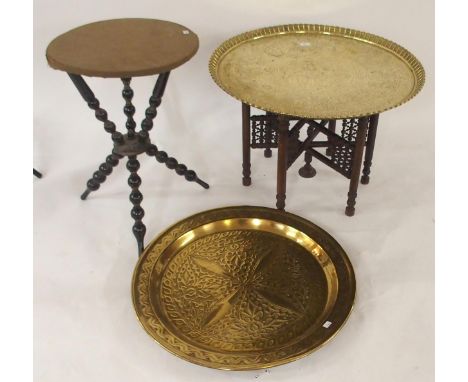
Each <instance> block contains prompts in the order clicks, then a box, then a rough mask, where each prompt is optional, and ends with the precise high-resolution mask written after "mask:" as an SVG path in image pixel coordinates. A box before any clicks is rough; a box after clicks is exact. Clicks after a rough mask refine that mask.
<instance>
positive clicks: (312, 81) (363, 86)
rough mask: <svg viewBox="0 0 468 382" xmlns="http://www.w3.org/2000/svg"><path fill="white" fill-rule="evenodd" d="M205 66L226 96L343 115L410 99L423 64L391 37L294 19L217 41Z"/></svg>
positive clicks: (305, 113) (293, 111) (290, 110)
mask: <svg viewBox="0 0 468 382" xmlns="http://www.w3.org/2000/svg"><path fill="white" fill-rule="evenodd" d="M209 69H210V73H211V76H212V77H213V80H214V81H215V82H216V83H217V84H218V85H219V86H220V87H221V88H222V89H223V90H224V91H225V92H227V93H228V94H230V95H231V96H233V97H234V98H236V99H238V100H240V101H242V102H244V103H247V104H249V105H251V106H254V107H257V108H259V109H262V110H266V111H269V112H273V113H277V114H286V115H293V116H298V117H303V118H312V119H345V118H355V117H361V116H366V115H372V114H377V113H381V112H383V111H385V110H388V109H392V108H394V107H397V106H399V105H401V104H403V103H405V102H407V101H408V100H410V99H411V98H413V97H414V96H415V95H416V94H417V93H418V92H419V91H420V90H421V88H422V86H423V84H424V69H423V67H422V65H421V63H420V62H419V61H418V60H417V59H416V57H414V56H413V55H412V54H411V53H410V52H409V51H407V50H406V49H405V48H403V47H401V46H399V45H397V44H395V43H394V42H392V41H389V40H386V39H384V38H382V37H379V36H375V35H372V34H369V33H365V32H360V31H357V30H353V29H347V28H341V27H335V26H327V25H309V24H294V25H281V26H275V27H269V28H263V29H257V30H254V31H250V32H246V33H243V34H240V35H238V36H235V37H233V38H231V39H229V40H227V41H226V42H224V43H223V44H221V46H219V47H218V48H217V49H216V51H215V52H214V53H213V55H212V57H211V59H210V63H209Z"/></svg>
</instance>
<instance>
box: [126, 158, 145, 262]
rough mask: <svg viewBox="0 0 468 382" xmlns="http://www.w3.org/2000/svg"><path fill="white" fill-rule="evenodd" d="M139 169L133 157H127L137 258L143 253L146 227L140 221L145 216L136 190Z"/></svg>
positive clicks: (139, 181)
mask: <svg viewBox="0 0 468 382" xmlns="http://www.w3.org/2000/svg"><path fill="white" fill-rule="evenodd" d="M139 168H140V162H138V160H137V159H136V156H135V155H132V156H129V157H128V162H127V169H128V171H130V176H129V178H128V185H129V186H130V187H131V189H132V191H131V192H130V202H131V203H132V204H133V207H132V211H131V216H132V218H133V220H135V223H134V224H133V228H132V231H133V234H134V235H135V238H136V240H137V243H138V256H140V255H141V253H142V252H143V248H144V246H143V240H144V238H145V233H146V226H145V225H144V224H143V222H142V219H143V216H145V211H144V210H143V208H142V207H141V206H140V204H141V202H142V200H143V194H142V193H141V192H140V190H139V189H138V188H139V187H140V185H141V178H140V177H139V176H138V174H137V171H138V169H139Z"/></svg>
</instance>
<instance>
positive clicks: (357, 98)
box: [209, 24, 425, 216]
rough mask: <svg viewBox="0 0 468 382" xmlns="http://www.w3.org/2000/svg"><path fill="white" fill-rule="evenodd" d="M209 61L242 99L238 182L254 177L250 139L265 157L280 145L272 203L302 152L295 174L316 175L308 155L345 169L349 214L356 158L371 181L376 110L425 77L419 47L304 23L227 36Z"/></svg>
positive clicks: (411, 91)
mask: <svg viewBox="0 0 468 382" xmlns="http://www.w3.org/2000/svg"><path fill="white" fill-rule="evenodd" d="M209 69H210V73H211V76H212V77H213V80H214V81H215V82H216V83H217V84H218V85H219V86H220V87H221V88H222V89H223V90H224V91H225V92H227V93H228V94H230V95H231V96H233V97H234V98H236V99H238V100H240V101H241V102H242V184H243V185H244V186H250V185H251V184H252V179H251V158H250V157H251V149H263V150H264V155H265V157H267V158H270V157H271V156H272V149H278V157H277V181H276V207H277V208H278V209H281V210H283V209H285V207H286V173H287V170H288V169H289V168H290V167H291V166H292V165H293V164H294V163H295V162H296V161H297V160H298V159H299V158H300V157H301V156H302V154H304V166H303V167H301V168H300V169H299V175H300V176H302V177H304V178H313V177H314V176H315V175H316V173H317V170H316V169H315V168H314V167H313V166H312V159H313V158H315V159H316V160H318V161H320V162H322V163H324V164H325V165H327V166H328V167H330V168H332V169H333V170H335V171H336V172H338V173H339V174H341V175H343V176H344V177H346V178H348V179H349V190H348V194H347V196H348V197H347V200H346V208H345V214H346V215H347V216H353V215H354V214H355V205H356V198H357V190H358V184H359V177H360V175H361V168H362V177H361V183H362V184H368V183H369V181H370V177H369V175H370V173H371V165H372V160H373V155H374V147H375V139H376V136H377V126H378V123H379V114H380V113H381V112H383V111H385V110H389V109H391V108H394V107H397V106H398V105H401V104H403V103H404V102H407V101H408V100H410V99H411V98H413V97H414V96H415V95H416V94H417V93H418V92H419V91H420V90H421V88H422V87H423V85H424V78H425V74H424V69H423V67H422V65H421V63H420V62H419V61H418V60H417V59H416V57H414V56H413V55H412V54H411V53H410V52H409V51H407V50H406V49H405V48H403V47H401V46H400V45H397V44H395V43H394V42H392V41H389V40H386V39H384V38H382V37H379V36H376V35H373V34H370V33H365V32H360V31H357V30H353V29H348V28H340V27H334V26H327V25H309V24H295V25H280V26H275V27H269V28H262V29H256V30H253V31H250V32H246V33H243V34H240V35H238V36H235V37H232V38H230V39H229V40H227V41H225V42H224V43H222V44H221V45H220V46H219V47H218V48H217V49H216V50H215V51H214V53H213V55H212V56H211V59H210V63H209ZM251 107H255V108H258V109H261V110H263V111H264V112H265V113H264V114H263V113H261V112H260V113H258V111H256V110H253V111H252V110H251ZM252 112H253V113H252ZM303 132H304V133H306V134H303Z"/></svg>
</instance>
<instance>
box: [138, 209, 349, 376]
mask: <svg viewBox="0 0 468 382" xmlns="http://www.w3.org/2000/svg"><path fill="white" fill-rule="evenodd" d="M253 216H255V217H253ZM245 217H247V218H249V219H256V218H260V219H269V220H273V221H275V222H279V223H283V224H285V225H288V226H290V227H294V228H295V229H296V230H298V231H299V232H304V233H305V234H307V235H311V234H312V235H313V241H315V242H316V243H317V244H318V246H319V247H320V248H321V249H322V250H323V251H325V252H326V253H327V254H328V255H329V256H330V258H331V260H332V261H333V264H334V267H335V269H336V273H337V279H338V281H339V282H340V283H342V284H344V285H340V288H339V290H338V293H337V298H336V302H335V305H334V307H333V309H332V311H331V313H330V314H329V315H328V317H327V320H328V319H330V320H333V326H332V327H330V328H328V327H326V329H324V328H325V327H321V328H320V330H326V333H327V335H326V336H325V337H324V338H323V340H322V341H320V343H319V344H318V345H317V346H315V347H313V348H311V349H305V350H304V351H303V352H301V353H299V354H296V355H294V356H292V357H289V358H279V359H265V358H264V357H263V356H262V355H261V354H254V355H252V356H251V357H250V359H249V358H248V357H247V359H246V357H242V359H241V362H239V357H238V356H236V355H225V354H221V355H220V354H219V353H217V352H212V351H208V350H205V349H203V348H199V347H195V346H193V345H192V344H190V343H186V342H184V341H183V340H180V339H179V338H178V337H177V336H176V335H174V334H173V333H171V332H170V330H168V328H167V327H166V326H165V325H164V324H163V323H162V322H161V321H160V320H158V319H157V317H156V315H155V312H154V311H153V309H152V306H151V305H150V304H149V295H148V293H146V288H147V287H148V284H149V282H150V280H151V273H152V272H153V266H154V265H155V264H156V261H157V260H158V258H159V257H160V255H161V254H162V253H163V252H164V250H165V249H166V248H167V247H169V246H170V245H171V244H173V243H174V242H175V241H176V240H177V239H179V238H180V237H181V236H182V235H184V234H186V233H188V232H190V231H192V230H194V229H196V228H197V227H201V226H203V225H207V224H209V223H211V222H213V221H218V220H223V219H232V218H245ZM147 258H148V260H147ZM340 277H341V279H340ZM343 286H344V287H345V288H343ZM355 293H356V280H355V276H354V271H353V268H352V265H351V262H350V261H349V258H348V256H347V255H346V253H345V251H344V250H343V248H342V247H341V246H340V245H339V244H338V242H337V241H336V240H335V239H334V238H333V237H332V236H331V235H330V234H328V233H327V232H326V231H324V230H323V229H322V228H320V227H318V226H316V225H315V224H313V223H311V222H310V221H308V220H306V219H304V218H301V217H299V216H297V215H293V214H291V213H287V212H284V211H278V210H275V209H270V208H266V207H252V206H233V207H224V208H218V209H213V210H208V211H204V212H201V213H198V214H195V215H192V216H190V217H187V218H185V219H183V220H181V221H179V222H178V223H176V224H174V225H172V226H171V227H170V228H168V229H167V230H166V231H164V232H163V233H161V234H160V235H159V236H158V237H156V238H155V239H154V240H153V241H152V242H151V243H150V244H149V245H148V246H147V248H146V249H145V251H144V252H143V254H142V256H141V257H140V258H139V260H138V262H137V265H136V267H135V271H134V273H133V279H132V300H133V304H134V308H135V311H136V313H137V314H136V315H137V318H138V320H139V322H140V324H141V325H142V327H143V328H144V330H145V331H146V332H147V333H148V334H149V335H150V336H151V337H153V339H154V340H155V341H156V342H158V343H159V344H160V345H161V346H162V347H164V348H165V349H166V350H168V351H169V352H170V353H172V354H174V355H176V356H177V357H180V358H182V359H185V360H187V361H189V362H192V363H195V364H198V365H201V366H205V367H210V368H216V369H222V370H257V369H263V368H269V367H274V366H279V365H282V364H285V363H288V362H292V361H294V360H297V359H300V358H303V357H305V356H306V355H308V354H310V353H312V352H313V351H315V350H317V349H319V348H320V347H322V346H323V345H325V344H326V343H328V341H330V340H331V339H332V338H333V337H334V336H335V335H336V334H337V332H338V331H339V330H340V329H341V328H342V327H343V325H344V324H345V323H346V321H347V319H348V317H349V314H350V313H351V310H352V307H353V304H354V298H355ZM142 297H146V302H142ZM148 320H150V321H151V328H150V327H148ZM156 337H157V338H156ZM278 353H279V354H280V355H284V354H282V352H281V349H280V351H278ZM270 357H271V354H270Z"/></svg>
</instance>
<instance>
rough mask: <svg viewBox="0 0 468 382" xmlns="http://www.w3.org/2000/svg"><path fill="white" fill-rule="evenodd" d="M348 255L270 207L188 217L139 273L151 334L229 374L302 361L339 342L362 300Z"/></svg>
mask: <svg viewBox="0 0 468 382" xmlns="http://www.w3.org/2000/svg"><path fill="white" fill-rule="evenodd" d="M354 294H355V279H354V272H353V269H352V266H351V263H350V262H349V259H348V257H347V256H346V254H345V252H344V251H343V249H342V248H341V246H340V245H339V244H338V243H337V242H336V241H335V240H334V239H333V238H332V237H331V236H330V235H329V234H328V233H327V232H325V231H324V230H322V229H321V228H319V227H317V226H316V225H314V224H312V223H311V222H309V221H307V220H305V219H303V218H300V217H298V216H296V215H292V214H289V213H285V212H281V211H278V210H274V209H269V208H264V207H228V208H220V209H215V210H210V211H206V212H202V213H199V214H197V215H193V216H191V217H188V218H186V219H184V220H182V221H181V222H179V223H177V224H176V225H174V226H172V227H170V228H169V229H168V230H167V231H166V232H164V233H162V234H161V235H160V236H159V237H157V238H156V239H155V240H154V241H153V242H152V243H151V244H149V245H148V247H147V248H146V249H145V251H144V252H143V254H142V256H141V257H140V260H139V261H138V264H137V265H136V268H135V272H134V275H133V286H132V295H133V303H134V307H135V310H136V313H137V316H138V319H139V320H140V322H141V324H142V325H143V328H144V329H145V330H146V331H147V332H148V333H149V335H150V336H152V337H153V338H154V339H155V340H156V341H158V342H159V343H160V344H161V345H162V346H163V347H165V348H166V349H167V350H169V351H170V352H171V353H173V354H175V355H177V356H179V357H181V358H183V359H185V360H187V361H190V362H193V363H196V364H199V365H203V366H208V367H212V368H218V369H226V370H246V369H259V368H266V367H272V366H276V365H280V364H283V363H286V362H290V361H293V360H295V359H298V358H301V357H303V356H305V355H307V354H309V353H311V352H312V351H314V350H315V349H317V348H318V347H320V346H321V345H323V344H324V343H325V342H327V341H328V340H329V339H330V338H332V337H333V336H334V335H335V334H336V333H337V331H338V330H339V329H340V328H341V326H342V325H343V324H344V322H345V321H346V319H347V317H348V315H349V313H350V311H351V308H352V305H353V301H354Z"/></svg>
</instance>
